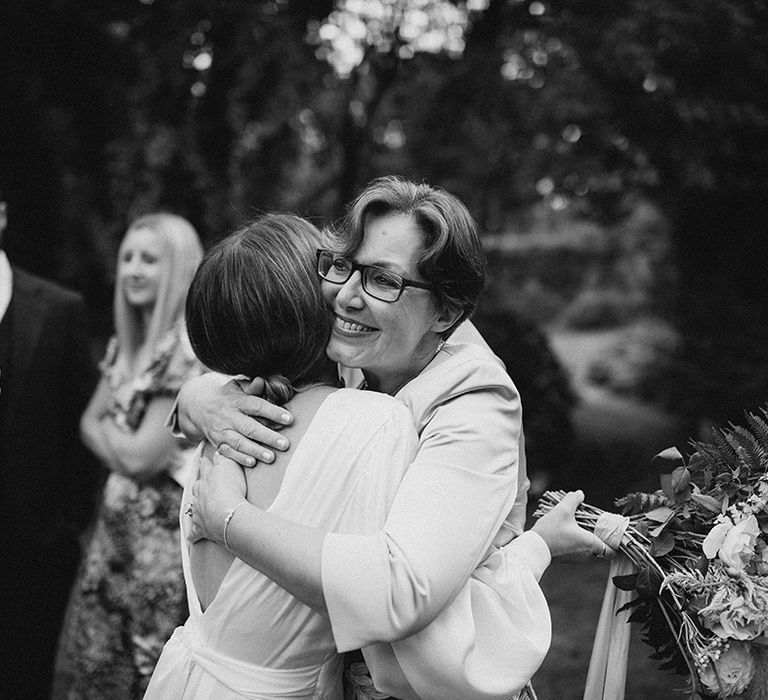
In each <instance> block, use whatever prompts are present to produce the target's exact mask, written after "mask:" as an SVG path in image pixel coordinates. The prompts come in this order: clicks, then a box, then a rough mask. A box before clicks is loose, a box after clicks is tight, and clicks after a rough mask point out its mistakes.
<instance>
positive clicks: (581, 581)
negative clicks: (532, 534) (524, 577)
mask: <svg viewBox="0 0 768 700" xmlns="http://www.w3.org/2000/svg"><path fill="white" fill-rule="evenodd" d="M608 568H609V566H608V563H607V562H605V561H601V560H597V559H596V560H595V561H594V562H592V561H590V562H587V563H558V562H554V563H553V564H552V565H551V566H550V567H549V569H548V570H547V571H546V572H545V574H544V576H543V578H542V581H541V584H542V588H543V589H544V594H545V595H546V597H547V601H548V602H549V606H550V611H551V615H552V645H551V647H550V649H549V653H548V654H547V657H546V659H545V660H544V663H543V664H542V666H541V668H540V669H539V672H538V673H537V674H536V675H535V676H534V677H533V687H534V689H535V690H536V693H537V695H538V696H539V698H540V700H582V698H583V694H584V684H585V682H586V679H587V669H588V668H589V658H590V655H591V653H592V642H593V640H594V635H595V628H596V627H597V620H598V616H599V615H600V606H601V604H602V600H603V593H604V591H605V584H606V581H607V579H608ZM651 652H652V649H651V648H650V647H648V646H646V645H645V644H643V642H642V641H641V640H640V637H639V634H638V629H637V627H636V626H633V632H632V641H631V643H630V647H629V662H628V665H627V685H626V695H625V700H676V699H677V698H679V699H680V700H683V699H684V698H685V697H686V694H685V692H684V685H685V679H684V678H683V677H682V676H677V675H674V674H671V673H668V672H666V671H660V670H659V669H658V667H657V666H656V665H655V662H653V661H652V660H651V659H649V658H648V654H649V653H651Z"/></svg>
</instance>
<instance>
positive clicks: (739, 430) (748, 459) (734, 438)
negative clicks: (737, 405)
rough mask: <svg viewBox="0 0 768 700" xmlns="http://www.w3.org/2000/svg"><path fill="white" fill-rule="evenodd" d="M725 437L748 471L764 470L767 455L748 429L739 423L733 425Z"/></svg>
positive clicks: (767, 459)
mask: <svg viewBox="0 0 768 700" xmlns="http://www.w3.org/2000/svg"><path fill="white" fill-rule="evenodd" d="M726 438H727V440H728V442H729V443H730V444H731V447H733V448H734V449H735V450H736V453H737V454H738V455H739V457H740V458H741V461H742V462H744V464H745V465H746V466H747V468H748V469H749V471H750V472H763V471H764V470H765V467H766V464H767V463H768V455H767V454H766V451H765V450H764V449H763V448H762V447H761V446H760V443H759V442H758V441H757V440H756V439H755V436H754V435H752V433H751V432H749V430H747V429H746V428H744V427H742V426H740V425H736V426H733V428H732V429H731V430H730V432H729V433H728V435H727V436H726Z"/></svg>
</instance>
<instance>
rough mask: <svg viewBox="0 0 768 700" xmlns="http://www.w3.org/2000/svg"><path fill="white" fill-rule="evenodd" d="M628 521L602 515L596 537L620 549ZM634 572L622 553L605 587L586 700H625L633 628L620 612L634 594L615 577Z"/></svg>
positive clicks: (613, 566) (613, 565) (617, 516)
mask: <svg viewBox="0 0 768 700" xmlns="http://www.w3.org/2000/svg"><path fill="white" fill-rule="evenodd" d="M628 524H629V518H626V517H624V516H622V515H617V514H615V513H603V514H601V515H600V516H599V518H598V519H597V523H596V524H595V530H594V532H595V534H596V535H597V536H598V537H599V538H600V539H601V540H603V542H605V543H606V544H607V545H608V546H609V547H611V548H612V549H618V546H619V544H620V543H621V539H622V537H623V536H624V531H625V530H626V528H627V525H628ZM633 571H635V565H634V564H633V563H632V562H631V561H630V559H629V558H628V557H627V556H626V555H624V554H622V553H621V552H619V553H618V554H617V555H616V556H615V557H614V559H613V561H612V562H611V570H610V573H609V575H608V584H607V585H606V587H605V595H604V596H603V605H602V608H601V609H600V619H599V621H598V623H597V630H596V631H595V641H594V644H593V645H592V656H591V658H590V660H589V671H588V672H587V682H586V686H585V688H584V700H623V698H624V688H625V684H626V678H627V657H628V654H629V637H630V632H631V628H630V625H628V624H626V620H624V619H621V620H619V617H618V616H617V614H616V613H617V611H618V609H619V608H621V607H622V606H623V605H625V604H626V603H628V602H629V601H630V600H631V599H632V596H633V592H632V591H622V590H620V589H618V588H616V586H614V585H613V577H614V576H622V575H625V574H630V573H632V572H633Z"/></svg>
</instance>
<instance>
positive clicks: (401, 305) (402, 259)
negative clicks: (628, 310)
mask: <svg viewBox="0 0 768 700" xmlns="http://www.w3.org/2000/svg"><path fill="white" fill-rule="evenodd" d="M364 231H365V233H364V236H363V240H362V243H361V244H360V247H359V248H358V249H357V250H356V251H354V253H353V254H352V255H351V256H350V257H352V258H353V259H354V260H356V261H357V262H358V263H360V264H362V265H376V266H378V267H385V268H387V269H388V270H392V271H393V272H396V273H398V274H399V275H401V276H402V277H405V278H407V279H410V280H414V281H416V282H424V283H428V280H425V279H424V278H423V277H422V276H421V274H420V273H419V271H418V268H417V263H418V260H419V257H420V255H421V253H422V252H423V246H424V235H423V234H422V232H421V230H420V229H419V227H418V226H417V225H416V222H415V221H414V220H413V219H412V218H411V217H410V216H408V215H405V214H400V213H390V214H383V215H380V216H368V217H367V218H366V220H365V228H364ZM322 287H323V294H324V296H325V298H326V300H327V302H328V304H329V306H330V307H331V309H332V311H333V313H334V315H335V317H336V319H335V323H334V325H333V331H332V333H331V339H330V341H329V343H328V356H329V357H330V358H331V359H332V360H334V361H336V362H338V363H339V364H341V365H344V366H345V367H357V368H360V369H362V370H363V372H364V373H365V376H366V379H367V380H368V384H369V386H370V387H371V388H372V389H376V390H377V391H382V392H385V393H388V394H394V393H396V392H397V391H398V390H399V389H400V388H401V387H402V386H403V385H404V384H405V383H406V382H408V381H409V380H410V379H412V378H413V377H415V376H416V375H417V374H418V373H419V372H421V370H422V369H424V367H425V366H426V365H427V364H428V363H429V362H430V360H431V359H432V358H433V357H434V355H435V351H436V349H437V347H438V343H439V342H440V334H441V333H442V332H443V331H444V330H445V329H446V328H447V327H448V326H449V325H450V324H449V323H446V322H445V321H444V320H443V319H442V318H441V314H440V312H439V311H438V308H437V304H436V302H435V298H434V295H433V294H432V292H430V291H428V290H426V289H418V288H415V287H406V288H405V289H404V290H403V293H402V295H401V296H400V299H398V300H397V301H396V302H392V303H390V302H385V301H380V300H379V299H375V298H373V297H372V296H370V295H369V294H367V293H366V292H365V290H364V289H363V287H362V282H361V278H360V272H359V271H358V270H356V271H355V272H354V273H353V275H352V276H351V277H350V278H349V280H347V282H346V283H344V284H333V283H331V282H327V281H325V280H323V282H322Z"/></svg>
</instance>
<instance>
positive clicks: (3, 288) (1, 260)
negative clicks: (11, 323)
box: [0, 250, 13, 321]
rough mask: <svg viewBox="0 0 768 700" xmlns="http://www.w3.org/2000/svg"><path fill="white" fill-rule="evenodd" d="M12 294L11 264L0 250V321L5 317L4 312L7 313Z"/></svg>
mask: <svg viewBox="0 0 768 700" xmlns="http://www.w3.org/2000/svg"><path fill="white" fill-rule="evenodd" d="M12 292H13V272H12V271H11V263H9V262H8V256H7V255H6V254H5V251H4V250H0V321H2V320H3V318H4V317H5V312H6V311H8V305H9V304H10V303H11V294H12Z"/></svg>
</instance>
